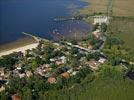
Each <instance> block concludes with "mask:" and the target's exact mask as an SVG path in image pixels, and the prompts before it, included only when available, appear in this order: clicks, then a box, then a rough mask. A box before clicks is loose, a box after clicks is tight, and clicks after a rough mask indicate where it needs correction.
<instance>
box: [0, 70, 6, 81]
mask: <svg viewBox="0 0 134 100" xmlns="http://www.w3.org/2000/svg"><path fill="white" fill-rule="evenodd" d="M4 76H5V73H4V69H3V68H1V69H0V80H3V79H4Z"/></svg>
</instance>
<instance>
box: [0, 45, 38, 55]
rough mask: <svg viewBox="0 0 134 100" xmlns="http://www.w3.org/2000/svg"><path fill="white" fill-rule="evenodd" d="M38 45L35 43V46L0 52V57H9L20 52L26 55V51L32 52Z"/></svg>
mask: <svg viewBox="0 0 134 100" xmlns="http://www.w3.org/2000/svg"><path fill="white" fill-rule="evenodd" d="M38 44H39V43H33V44H29V45H25V46H21V47H18V48H14V49H11V50H7V51H3V52H0V57H2V56H4V55H9V54H11V53H13V52H20V51H21V52H22V53H25V51H26V50H28V49H30V50H32V49H33V48H36V47H37V46H38Z"/></svg>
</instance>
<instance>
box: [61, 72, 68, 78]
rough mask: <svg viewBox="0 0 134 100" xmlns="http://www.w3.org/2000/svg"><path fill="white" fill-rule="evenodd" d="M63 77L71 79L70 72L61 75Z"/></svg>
mask: <svg viewBox="0 0 134 100" xmlns="http://www.w3.org/2000/svg"><path fill="white" fill-rule="evenodd" d="M61 76H62V77H64V78H69V77H70V74H69V73H68V72H64V73H62V74H61Z"/></svg>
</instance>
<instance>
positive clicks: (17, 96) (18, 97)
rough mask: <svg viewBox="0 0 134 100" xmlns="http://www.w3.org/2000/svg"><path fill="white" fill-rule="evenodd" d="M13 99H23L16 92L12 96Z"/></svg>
mask: <svg viewBox="0 0 134 100" xmlns="http://www.w3.org/2000/svg"><path fill="white" fill-rule="evenodd" d="M11 100H21V98H20V96H19V95H18V94H14V95H12V96H11Z"/></svg>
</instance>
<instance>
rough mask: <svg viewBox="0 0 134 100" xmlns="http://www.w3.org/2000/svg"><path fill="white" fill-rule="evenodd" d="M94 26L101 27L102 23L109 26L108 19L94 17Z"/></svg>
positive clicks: (105, 17)
mask: <svg viewBox="0 0 134 100" xmlns="http://www.w3.org/2000/svg"><path fill="white" fill-rule="evenodd" d="M93 18H94V24H97V23H98V24H99V25H101V24H102V23H106V24H109V17H107V16H94V17H93Z"/></svg>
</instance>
